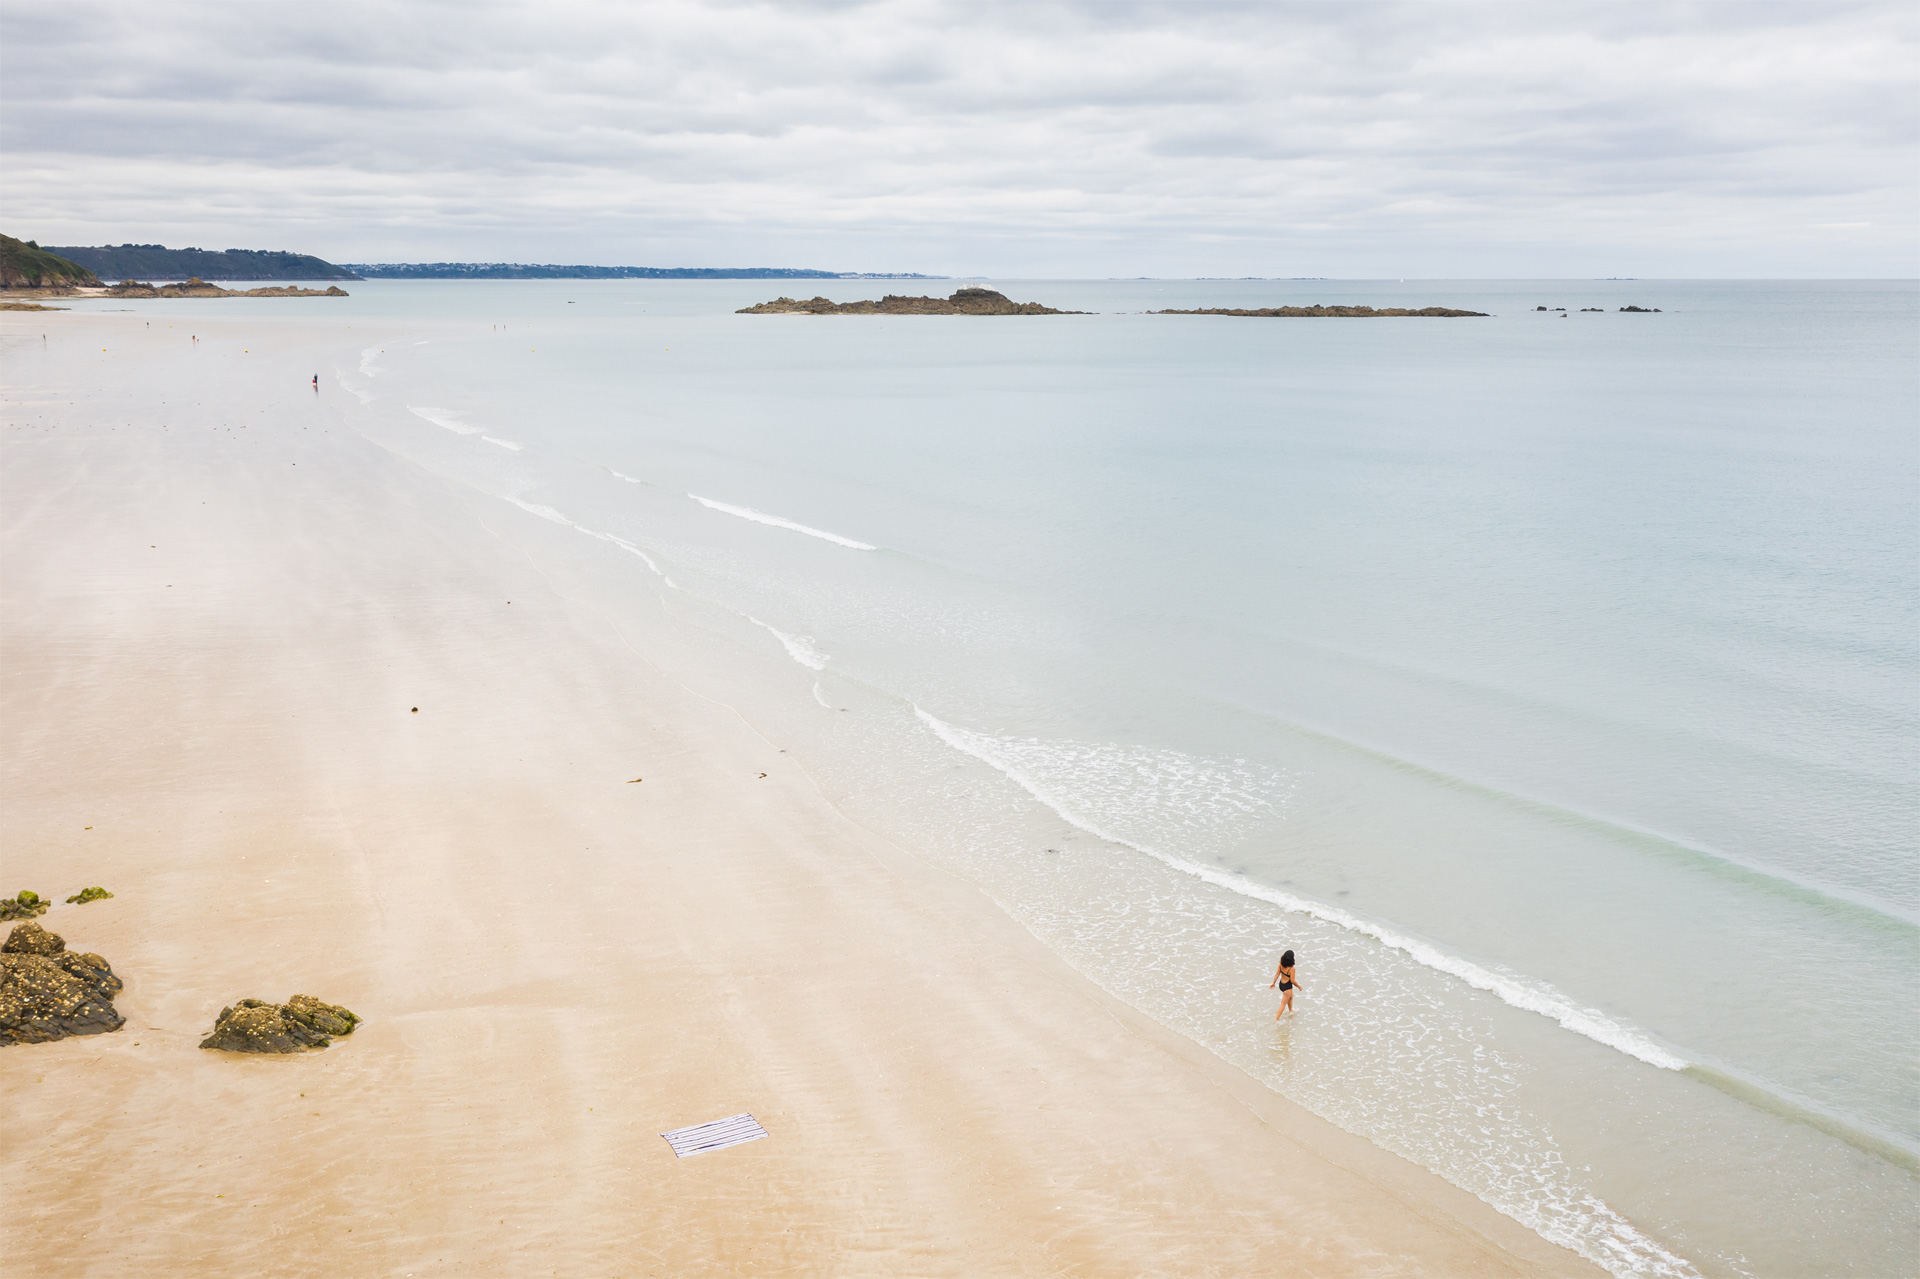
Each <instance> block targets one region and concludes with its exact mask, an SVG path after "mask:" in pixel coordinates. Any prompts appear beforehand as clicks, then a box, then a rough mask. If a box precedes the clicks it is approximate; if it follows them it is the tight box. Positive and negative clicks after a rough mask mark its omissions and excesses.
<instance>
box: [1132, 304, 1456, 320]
mask: <svg viewBox="0 0 1920 1279" xmlns="http://www.w3.org/2000/svg"><path fill="white" fill-rule="evenodd" d="M1153 314H1154V315H1250V316H1259V317H1263V318H1265V317H1275V316H1278V317H1282V318H1289V319H1291V318H1309V319H1313V318H1319V317H1322V316H1334V317H1352V318H1359V319H1371V318H1374V317H1377V316H1390V315H1422V316H1447V317H1452V316H1459V315H1477V316H1480V317H1482V318H1484V317H1485V316H1486V314H1487V313H1486V312H1485V311H1450V310H1448V309H1447V308H1446V307H1444V306H1427V307H1422V308H1420V309H1419V310H1418V311H1409V310H1407V309H1406V308H1405V307H1398V306H1386V307H1381V308H1380V309H1379V310H1377V311H1376V310H1374V309H1373V308H1372V307H1370V306H1263V307H1261V308H1260V309H1259V310H1257V311H1241V310H1229V309H1227V308H1225V307H1208V308H1206V309H1205V310H1201V311H1155V312H1153Z"/></svg>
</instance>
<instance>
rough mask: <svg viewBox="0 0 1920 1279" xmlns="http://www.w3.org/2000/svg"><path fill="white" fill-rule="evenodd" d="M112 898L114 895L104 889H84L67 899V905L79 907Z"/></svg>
mask: <svg viewBox="0 0 1920 1279" xmlns="http://www.w3.org/2000/svg"><path fill="white" fill-rule="evenodd" d="M111 896H113V894H112V893H110V892H108V891H107V890H106V889H104V888H83V889H81V890H80V891H79V892H77V893H75V894H74V895H73V896H71V897H69V898H67V905H69V906H79V905H82V904H84V903H86V902H97V901H103V900H105V899H106V898H108V897H111Z"/></svg>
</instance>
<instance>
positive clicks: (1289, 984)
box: [1280, 977, 1293, 992]
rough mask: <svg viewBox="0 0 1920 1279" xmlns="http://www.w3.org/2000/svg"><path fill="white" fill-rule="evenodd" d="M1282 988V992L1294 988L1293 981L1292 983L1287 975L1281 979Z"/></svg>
mask: <svg viewBox="0 0 1920 1279" xmlns="http://www.w3.org/2000/svg"><path fill="white" fill-rule="evenodd" d="M1280 989H1281V991H1282V992H1285V991H1289V990H1292V989H1293V983H1292V982H1290V981H1288V980H1287V979H1286V978H1285V977H1282V978H1281V979H1280Z"/></svg>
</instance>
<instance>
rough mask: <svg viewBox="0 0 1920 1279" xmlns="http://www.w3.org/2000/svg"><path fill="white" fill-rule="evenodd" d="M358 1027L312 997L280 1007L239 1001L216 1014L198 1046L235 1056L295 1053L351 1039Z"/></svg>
mask: <svg viewBox="0 0 1920 1279" xmlns="http://www.w3.org/2000/svg"><path fill="white" fill-rule="evenodd" d="M359 1024H360V1018H359V1017H357V1016H355V1015H354V1014H353V1013H350V1012H348V1011H347V1010H346V1009H344V1008H342V1007H340V1006H339V1005H338V1004H328V1003H322V1002H321V1001H320V1000H318V999H315V998H314V997H313V996H312V995H295V996H294V997H293V998H291V999H289V1000H288V1001H287V1002H286V1003H284V1004H270V1003H268V1002H267V1001H266V1000H264V999H243V1000H241V1001H240V1002H239V1003H237V1004H235V1005H233V1006H232V1007H231V1008H222V1009H221V1010H220V1017H219V1019H218V1020H217V1021H215V1022H214V1025H213V1033H212V1034H211V1035H208V1036H207V1037H206V1038H205V1039H203V1040H201V1041H200V1046H201V1047H202V1048H219V1049H224V1050H225V1051H227V1052H236V1053H296V1052H299V1051H301V1050H302V1049H305V1048H325V1047H327V1046H328V1045H329V1044H331V1043H332V1042H333V1039H332V1038H331V1037H332V1036H334V1035H351V1034H352V1033H353V1028H354V1027H355V1026H357V1025H359Z"/></svg>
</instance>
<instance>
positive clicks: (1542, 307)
mask: <svg viewBox="0 0 1920 1279" xmlns="http://www.w3.org/2000/svg"><path fill="white" fill-rule="evenodd" d="M1533 309H1534V310H1536V311H1544V310H1546V309H1547V308H1546V307H1544V306H1536V307H1534V308H1533Z"/></svg>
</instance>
